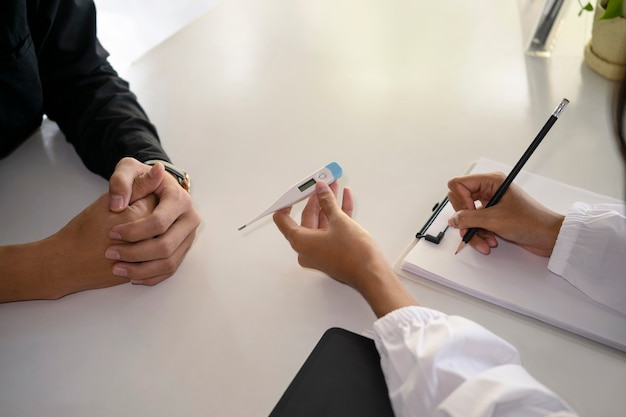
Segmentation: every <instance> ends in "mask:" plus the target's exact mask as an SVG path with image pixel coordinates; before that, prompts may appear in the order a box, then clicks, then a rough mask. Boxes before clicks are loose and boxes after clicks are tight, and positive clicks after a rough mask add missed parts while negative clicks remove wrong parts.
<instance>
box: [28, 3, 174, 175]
mask: <svg viewBox="0 0 626 417" xmlns="http://www.w3.org/2000/svg"><path fill="white" fill-rule="evenodd" d="M35 3H37V4H38V10H37V12H36V13H29V15H30V22H29V25H30V28H31V35H32V37H33V40H34V42H35V45H36V48H37V50H38V61H39V72H40V78H41V83H42V91H43V103H44V112H45V113H46V114H47V115H48V117H49V118H50V119H52V120H54V121H56V122H57V124H58V125H59V127H60V129H61V131H63V133H64V134H65V136H66V138H67V140H68V141H69V142H71V143H72V144H73V145H74V147H75V148H76V151H77V152H78V154H79V155H80V157H81V159H82V160H83V162H84V164H85V165H86V166H87V168H89V169H90V170H91V171H93V172H95V173H97V174H99V175H101V176H103V177H104V178H107V179H108V178H109V177H110V176H111V174H112V173H113V170H114V168H115V165H116V164H117V162H118V161H119V160H120V159H121V158H123V157H125V156H132V157H135V158H136V159H138V160H140V161H146V160H149V159H163V160H166V161H169V158H168V156H167V154H166V153H165V151H164V149H163V147H162V146H161V143H160V141H159V138H158V135H157V132H156V129H155V127H154V126H153V125H152V124H151V123H150V121H149V120H148V117H147V115H146V113H145V112H144V110H143V109H142V108H141V106H140V105H139V103H138V101H137V98H136V97H135V95H134V94H133V93H132V92H131V91H130V89H129V85H128V83H127V82H126V81H124V80H122V79H121V78H120V77H119V76H118V74H117V73H116V72H115V70H114V69H113V68H112V67H111V65H110V64H109V63H108V61H107V56H108V54H107V52H106V51H105V50H104V49H103V48H102V46H101V45H100V43H99V41H98V39H97V37H96V11H95V6H94V3H93V1H92V0H38V1H35Z"/></svg>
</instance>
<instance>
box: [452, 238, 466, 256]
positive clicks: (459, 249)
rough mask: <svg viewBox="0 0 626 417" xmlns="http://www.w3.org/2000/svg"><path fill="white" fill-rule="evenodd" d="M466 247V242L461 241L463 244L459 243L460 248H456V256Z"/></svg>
mask: <svg viewBox="0 0 626 417" xmlns="http://www.w3.org/2000/svg"><path fill="white" fill-rule="evenodd" d="M464 247H465V242H463V241H461V243H459V247H458V248H456V252H454V254H455V255H456V254H457V253H459V252H461V249H463V248H464Z"/></svg>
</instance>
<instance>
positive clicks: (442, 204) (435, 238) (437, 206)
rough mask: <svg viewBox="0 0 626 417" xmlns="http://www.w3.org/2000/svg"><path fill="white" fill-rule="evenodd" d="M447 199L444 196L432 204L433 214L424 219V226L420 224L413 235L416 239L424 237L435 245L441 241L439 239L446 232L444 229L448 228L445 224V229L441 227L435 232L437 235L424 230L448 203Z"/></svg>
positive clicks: (426, 229)
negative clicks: (438, 201) (417, 230)
mask: <svg viewBox="0 0 626 417" xmlns="http://www.w3.org/2000/svg"><path fill="white" fill-rule="evenodd" d="M448 201H449V200H448V196H446V198H444V199H443V200H441V202H440V203H436V204H435V205H434V206H433V208H432V212H433V214H431V215H430V217H429V218H428V220H427V221H426V224H424V226H422V228H421V229H420V231H419V232H417V234H416V235H415V237H416V238H417V239H421V238H424V239H426V240H427V241H429V242H432V243H434V244H436V245H438V244H439V242H441V239H443V237H444V235H445V234H446V231H447V230H448V227H449V226H446V227H445V229H443V230H442V231H441V232H439V233H438V234H437V236H434V235H430V234H427V233H426V232H427V231H428V228H429V227H430V225H431V224H433V222H434V221H435V219H436V218H437V216H439V213H441V210H443V208H444V207H445V206H446V204H448Z"/></svg>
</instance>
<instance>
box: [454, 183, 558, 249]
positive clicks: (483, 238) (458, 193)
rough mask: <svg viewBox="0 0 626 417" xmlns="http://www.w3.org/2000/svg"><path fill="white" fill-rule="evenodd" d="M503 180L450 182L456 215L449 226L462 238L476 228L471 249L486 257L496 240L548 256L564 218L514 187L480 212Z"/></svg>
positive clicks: (516, 186)
mask: <svg viewBox="0 0 626 417" xmlns="http://www.w3.org/2000/svg"><path fill="white" fill-rule="evenodd" d="M505 178H506V177H505V175H504V174H502V173H500V172H492V173H487V174H472V175H466V176H461V177H455V178H452V179H451V180H450V181H449V182H448V189H449V191H448V198H449V199H450V203H452V206H453V207H454V209H455V210H456V212H455V213H454V215H453V216H452V217H451V218H450V219H449V221H448V224H449V225H450V226H451V227H454V228H457V229H460V233H461V236H463V235H464V234H465V233H466V231H467V229H469V228H479V229H480V230H479V232H478V233H476V234H475V235H474V237H473V238H472V240H470V245H471V246H472V247H473V248H474V249H476V250H477V251H478V252H480V253H482V254H485V255H488V254H489V253H490V252H491V250H492V249H493V248H495V247H497V246H498V241H497V239H496V236H499V237H501V238H502V239H505V240H508V241H510V242H513V243H516V244H518V245H519V246H521V247H523V248H525V249H527V250H529V251H530V252H532V253H535V254H537V255H541V256H550V255H551V254H552V249H553V248H554V245H555V243H556V238H557V236H558V234H559V230H560V228H561V224H562V223H563V218H564V216H562V215H560V214H558V213H555V212H553V211H552V210H550V209H548V208H546V207H544V206H543V205H541V204H540V203H539V202H537V201H536V200H535V199H534V198H532V197H531V196H530V195H529V194H528V193H526V192H525V191H524V190H523V189H522V188H521V187H519V186H518V185H517V184H515V183H513V184H511V186H510V187H509V189H508V190H507V192H506V193H505V194H504V196H503V197H502V199H501V200H500V202H499V203H498V204H496V205H494V206H492V207H489V208H483V207H485V206H486V205H487V203H488V202H489V200H490V199H491V197H492V196H493V195H494V193H495V192H496V190H497V189H498V187H499V186H500V184H502V182H504V180H505ZM476 201H479V202H480V205H478V208H477V206H476V203H475V202H476Z"/></svg>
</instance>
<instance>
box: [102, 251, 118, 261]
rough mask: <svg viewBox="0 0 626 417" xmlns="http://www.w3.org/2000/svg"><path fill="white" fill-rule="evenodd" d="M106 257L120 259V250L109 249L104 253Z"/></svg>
mask: <svg viewBox="0 0 626 417" xmlns="http://www.w3.org/2000/svg"><path fill="white" fill-rule="evenodd" d="M104 257H105V258H107V259H114V260H118V259H120V253H119V252H118V251H116V250H113V249H108V250H107V251H106V252H105V253H104Z"/></svg>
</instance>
